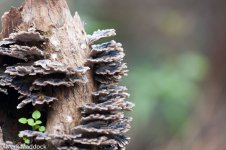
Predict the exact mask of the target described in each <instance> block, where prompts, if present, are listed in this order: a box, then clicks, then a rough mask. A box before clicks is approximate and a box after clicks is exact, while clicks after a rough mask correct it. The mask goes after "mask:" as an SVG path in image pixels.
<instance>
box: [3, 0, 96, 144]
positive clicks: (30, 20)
mask: <svg viewBox="0 0 226 150" xmlns="http://www.w3.org/2000/svg"><path fill="white" fill-rule="evenodd" d="M2 25H3V30H2V33H1V35H0V37H1V38H6V37H8V36H9V34H10V33H12V32H13V31H15V30H20V31H26V30H28V28H29V27H31V26H33V27H35V28H36V29H37V30H38V31H40V32H41V33H43V34H44V35H45V37H47V38H48V42H47V45H46V47H45V49H44V50H45V51H47V52H49V53H51V54H52V57H51V58H52V59H53V60H57V61H60V62H63V63H65V64H66V65H68V66H72V67H73V66H81V65H84V64H85V62H86V60H87V58H88V52H89V46H88V43H87V38H86V33H85V31H84V25H83V23H82V22H81V20H80V18H79V16H78V14H77V13H76V14H75V16H74V17H72V16H71V14H70V11H69V8H68V6H67V3H66V0H38V1H37V0H25V2H24V4H23V6H22V7H21V8H19V9H16V8H12V9H11V10H10V11H9V12H8V13H5V14H4V16H3V17H2ZM87 76H88V80H89V82H88V83H87V84H78V85H76V86H75V87H74V88H55V89H53V90H52V91H51V92H52V95H53V96H54V97H57V98H58V101H57V102H55V103H54V104H53V105H52V107H51V108H50V109H49V111H48V117H47V132H48V133H50V134H62V133H67V134H69V133H71V130H70V129H71V128H72V127H75V126H76V125H78V124H79V120H80V112H79V110H78V107H79V106H81V105H83V104H85V103H89V102H91V101H92V97H91V93H92V91H93V90H94V84H93V79H92V77H91V72H88V73H87ZM14 134H15V133H14ZM54 144H57V141H55V142H54Z"/></svg>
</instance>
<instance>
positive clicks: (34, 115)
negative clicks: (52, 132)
mask: <svg viewBox="0 0 226 150" xmlns="http://www.w3.org/2000/svg"><path fill="white" fill-rule="evenodd" d="M32 117H33V118H34V119H39V118H40V117H41V113H40V111H38V110H36V111H34V112H33V113H32Z"/></svg>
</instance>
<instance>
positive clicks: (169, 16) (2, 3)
mask: <svg viewBox="0 0 226 150" xmlns="http://www.w3.org/2000/svg"><path fill="white" fill-rule="evenodd" d="M21 2H22V0H0V15H2V14H3V13H4V12H5V11H7V10H8V9H9V8H10V7H11V6H15V7H18V6H20V4H21ZM68 4H69V7H70V9H71V12H72V14H74V12H75V11H78V12H79V14H80V16H81V18H82V20H84V22H85V23H86V25H85V28H86V31H87V33H88V34H91V33H92V32H93V31H95V30H97V29H106V28H115V29H116V30H117V36H116V40H117V41H120V42H121V43H122V44H123V45H124V49H125V53H126V58H125V61H126V62H127V63H128V66H129V70H130V72H129V76H128V77H125V78H124V79H123V81H122V84H124V85H127V86H128V88H129V92H130V93H131V97H130V100H131V101H133V102H134V103H135V104H136V107H135V109H134V111H133V112H132V113H129V114H128V115H131V116H132V117H133V118H134V121H133V122H132V129H131V131H130V132H129V133H128V135H129V136H131V142H130V145H129V146H128V149H129V150H226V142H225V139H226V103H225V102H226V16H225V14H226V1H225V0H217V1H214V0H114V1H113V0H108V1H107V0H68ZM0 28H1V27H0ZM108 40H110V39H108Z"/></svg>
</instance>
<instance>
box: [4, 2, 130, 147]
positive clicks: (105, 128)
mask: <svg viewBox="0 0 226 150" xmlns="http://www.w3.org/2000/svg"><path fill="white" fill-rule="evenodd" d="M2 21H3V31H2V33H1V37H2V38H3V39H2V40H1V41H0V57H1V59H0V60H1V63H0V92H1V93H0V94H1V95H0V97H1V98H2V99H3V101H2V102H0V108H1V109H0V113H3V116H4V117H2V118H0V119H1V120H0V121H1V122H2V123H3V125H2V126H3V133H4V134H3V139H4V141H7V140H9V141H13V142H12V143H13V144H14V143H17V142H18V141H17V140H19V139H18V137H17V133H18V132H20V135H23V136H24V137H27V138H29V139H32V140H33V142H47V144H48V149H75V148H76V147H77V148H78V149H122V150H123V149H125V147H126V145H127V144H128V142H129V139H130V138H129V137H126V136H124V135H123V134H124V133H125V132H127V131H128V130H129V129H130V127H131V126H130V122H131V121H132V118H130V117H127V116H126V115H124V113H123V111H131V110H132V108H133V106H134V104H133V103H131V102H129V101H127V100H126V99H127V98H128V97H129V94H128V93H126V90H127V88H125V87H122V86H118V83H119V81H120V79H121V78H122V77H123V76H125V75H127V73H128V70H127V65H126V63H123V58H124V56H125V54H124V50H123V48H122V44H121V43H117V42H115V41H110V42H107V43H102V44H95V43H96V41H98V40H99V39H102V38H105V37H110V36H114V35H116V33H115V30H114V29H107V30H98V31H96V32H94V33H93V34H92V35H86V33H85V31H84V26H83V23H82V22H81V20H80V18H79V16H78V14H77V13H76V14H75V16H74V17H72V16H71V14H70V11H69V9H68V6H67V3H66V0H39V1H37V0H25V2H24V4H23V6H22V7H21V8H19V9H16V8H12V9H11V10H10V11H9V12H8V13H5V14H4V15H3V19H2ZM18 101H19V102H18ZM4 104H6V106H7V107H5V105H4ZM46 104H48V105H46ZM37 108H38V109H39V110H41V111H43V112H44V113H45V115H43V118H42V121H43V122H44V123H45V122H46V127H47V132H46V133H42V132H39V131H34V130H29V129H26V130H24V129H25V128H23V126H20V124H18V122H17V120H18V118H19V117H22V116H23V115H26V116H27V115H28V114H29V113H31V111H33V110H34V109H37ZM21 109H22V110H21Z"/></svg>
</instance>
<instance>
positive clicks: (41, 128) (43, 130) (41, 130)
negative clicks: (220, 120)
mask: <svg viewBox="0 0 226 150" xmlns="http://www.w3.org/2000/svg"><path fill="white" fill-rule="evenodd" d="M38 130H39V131H40V132H45V131H46V128H45V127H44V126H41V127H40V128H39V129H38Z"/></svg>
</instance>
